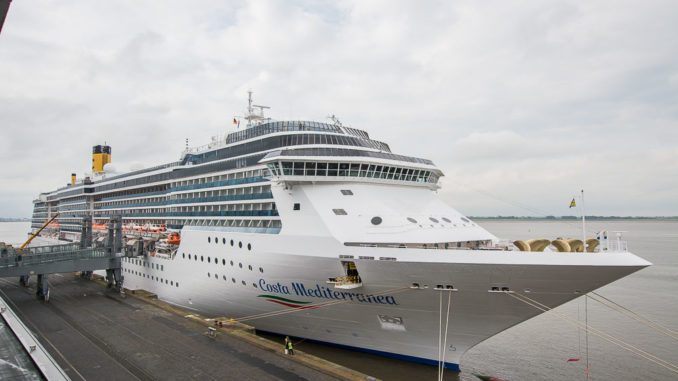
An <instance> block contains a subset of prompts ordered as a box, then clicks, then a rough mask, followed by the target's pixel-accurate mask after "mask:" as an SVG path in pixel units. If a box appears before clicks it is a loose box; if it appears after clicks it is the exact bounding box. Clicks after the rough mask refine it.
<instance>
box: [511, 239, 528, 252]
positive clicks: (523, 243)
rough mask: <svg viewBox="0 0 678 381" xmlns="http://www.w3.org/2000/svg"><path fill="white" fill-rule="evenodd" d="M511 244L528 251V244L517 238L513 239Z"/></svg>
mask: <svg viewBox="0 0 678 381" xmlns="http://www.w3.org/2000/svg"><path fill="white" fill-rule="evenodd" d="M513 244H514V245H516V247H517V248H518V249H519V250H520V251H530V244H529V243H527V242H525V241H521V240H517V241H513Z"/></svg>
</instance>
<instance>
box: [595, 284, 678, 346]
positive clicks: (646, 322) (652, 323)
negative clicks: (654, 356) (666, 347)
mask: <svg viewBox="0 0 678 381" xmlns="http://www.w3.org/2000/svg"><path fill="white" fill-rule="evenodd" d="M591 293H592V294H594V295H596V296H598V297H600V298H602V299H605V300H606V301H607V302H609V303H611V304H613V305H612V306H611V305H609V304H607V303H605V302H603V301H601V300H598V299H596V298H594V297H593V296H590V295H589V298H591V299H593V300H595V301H596V302H598V303H600V304H602V305H604V306H605V307H607V308H609V309H611V310H614V311H617V312H619V313H620V314H622V315H626V316H628V317H629V318H631V319H633V320H635V321H637V322H639V323H640V324H643V325H645V326H647V327H649V328H652V329H654V330H655V331H657V332H659V333H661V334H662V335H665V336H668V337H670V338H672V339H674V340H678V332H676V331H674V330H672V329H670V328H667V327H664V326H663V325H661V324H659V323H657V322H656V321H652V320H650V319H648V318H646V317H645V316H643V315H640V314H639V313H637V312H634V311H632V310H630V309H628V308H626V307H624V306H622V305H620V304H618V303H615V302H614V301H612V300H610V299H608V298H606V297H604V296H602V295H600V294H598V293H596V292H591ZM625 311H627V312H625Z"/></svg>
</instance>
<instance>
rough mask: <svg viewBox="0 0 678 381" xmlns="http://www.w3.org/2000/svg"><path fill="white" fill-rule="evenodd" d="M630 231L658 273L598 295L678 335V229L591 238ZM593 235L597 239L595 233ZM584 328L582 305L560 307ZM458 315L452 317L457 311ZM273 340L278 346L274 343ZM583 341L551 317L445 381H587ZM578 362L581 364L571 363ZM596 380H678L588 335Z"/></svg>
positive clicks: (379, 362) (619, 330) (397, 364)
mask: <svg viewBox="0 0 678 381" xmlns="http://www.w3.org/2000/svg"><path fill="white" fill-rule="evenodd" d="M479 224H480V225H482V226H483V227H485V228H486V229H487V230H489V231H490V232H492V233H494V234H495V235H497V236H499V237H502V238H511V239H529V238H549V239H553V238H555V237H559V236H563V237H580V236H581V224H580V223H576V222H557V221H496V220H492V221H479ZM29 225H30V224H29V223H25V222H18V223H17V222H8V223H0V241H4V242H7V243H13V244H21V243H22V242H23V241H24V240H25V239H26V237H27V236H26V232H27V231H28V230H29ZM602 229H607V230H608V231H624V232H625V233H624V239H625V240H627V241H628V247H629V250H630V251H632V252H633V253H635V254H637V255H639V256H641V257H643V258H645V259H647V260H649V261H650V262H652V263H653V266H651V267H649V268H646V269H644V270H641V271H639V272H637V273H635V274H632V275H630V276H628V277H626V278H623V279H620V280H618V281H616V282H614V283H611V284H609V285H607V286H605V287H603V288H601V289H599V290H597V291H596V292H598V293H599V294H602V295H604V296H605V297H608V298H610V299H612V300H614V301H615V302H617V303H619V304H621V305H623V306H626V307H628V308H630V309H632V310H634V311H636V312H638V313H640V314H642V315H644V316H646V317H648V318H650V319H652V320H654V321H657V322H659V323H661V324H662V325H664V326H666V327H668V328H670V329H672V330H674V331H678V222H664V221H605V222H599V221H592V222H588V223H587V230H588V231H589V232H593V231H598V230H602ZM589 235H591V233H590V234H589ZM587 304H588V321H589V324H590V325H591V326H592V327H594V328H598V329H602V330H604V331H605V332H607V333H609V334H611V335H613V336H615V337H618V338H620V339H622V340H624V341H625V342H627V343H630V344H632V345H634V346H636V347H638V348H640V349H642V350H644V351H647V352H649V353H651V354H653V355H655V356H658V357H660V358H662V359H663V360H666V361H669V362H671V363H673V364H678V341H676V340H674V339H671V338H669V337H666V336H663V335H661V334H659V333H657V332H656V331H654V330H652V329H650V328H648V327H646V326H644V325H641V324H639V323H637V322H636V321H634V320H631V319H630V318H628V317H626V316H623V315H621V314H619V313H618V312H615V311H612V310H609V309H608V308H607V307H604V306H602V305H600V304H598V303H597V302H595V301H593V300H589V301H588V303H587ZM557 311H558V312H560V313H562V314H565V315H567V316H569V317H571V318H573V319H577V318H580V320H581V321H583V311H584V298H583V297H580V298H579V299H576V300H574V301H572V302H569V303H567V304H565V305H563V306H560V307H558V308H557ZM453 313H454V312H453ZM272 338H273V339H276V340H277V339H278V338H276V337H272ZM584 338H585V335H584V333H583V332H579V331H578V330H577V328H575V327H573V326H571V325H568V324H567V323H564V322H562V321H561V320H560V319H558V318H557V317H555V316H553V315H552V314H550V313H546V314H542V315H540V316H537V317H535V318H533V319H531V320H528V321H526V322H524V323H522V324H519V325H517V326H515V327H513V328H510V329H508V330H506V331H504V332H502V333H500V334H499V335H497V336H494V337H492V338H490V339H488V340H486V341H485V342H483V343H481V344H479V345H478V346H476V347H475V348H473V349H471V350H470V351H469V352H467V353H466V355H465V356H464V358H463V359H462V363H461V370H462V372H461V373H456V372H451V371H446V373H445V375H446V377H445V379H446V380H477V378H475V377H474V376H473V375H472V374H473V373H477V374H482V375H489V376H494V377H501V378H504V379H507V380H584V379H585V378H586V374H585V365H584V361H583V360H584V358H585V345H584ZM295 348H297V349H299V350H302V351H306V352H310V353H313V354H315V355H317V356H320V357H325V358H327V359H329V360H331V361H334V362H337V363H340V364H343V365H346V366H348V367H351V368H354V369H357V370H359V371H362V372H364V373H366V374H369V375H372V376H375V377H378V378H381V379H384V380H412V379H419V380H434V379H435V378H436V375H437V370H436V368H435V367H431V366H426V365H420V364H413V363H407V362H403V361H397V360H390V359H386V358H383V357H380V356H374V355H369V354H364V353H356V352H353V351H348V350H342V349H337V348H333V347H329V346H324V345H319V344H314V343H309V342H301V343H299V344H297V345H296V346H295ZM573 357H580V358H581V359H582V361H580V362H567V359H569V358H573ZM589 366H590V374H589V379H590V380H676V379H678V374H675V373H672V372H670V371H668V370H666V369H664V368H661V367H659V366H658V365H655V364H653V363H651V362H649V361H648V360H645V359H643V358H640V357H637V356H636V355H634V354H632V353H630V352H627V351H625V350H623V349H621V348H619V347H617V346H615V345H613V344H610V343H608V342H606V341H604V340H602V339H599V338H598V337H595V336H593V335H589Z"/></svg>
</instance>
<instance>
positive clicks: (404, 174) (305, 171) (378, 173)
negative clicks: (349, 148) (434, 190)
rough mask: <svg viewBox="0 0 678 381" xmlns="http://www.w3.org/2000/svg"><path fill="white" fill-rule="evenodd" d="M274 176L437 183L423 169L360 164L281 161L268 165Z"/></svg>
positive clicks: (434, 175) (436, 176)
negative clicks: (356, 178) (357, 178)
mask: <svg viewBox="0 0 678 381" xmlns="http://www.w3.org/2000/svg"><path fill="white" fill-rule="evenodd" d="M268 168H269V169H270V171H271V172H272V173H273V174H274V175H275V176H328V177H332V176H339V177H365V178H377V179H386V180H400V181H412V182H419V183H421V182H429V183H437V182H438V175H436V174H435V173H433V172H431V171H427V170H423V169H412V168H402V167H392V166H387V165H376V164H360V163H331V162H329V163H328V162H312V161H294V162H292V161H282V162H273V163H269V164H268Z"/></svg>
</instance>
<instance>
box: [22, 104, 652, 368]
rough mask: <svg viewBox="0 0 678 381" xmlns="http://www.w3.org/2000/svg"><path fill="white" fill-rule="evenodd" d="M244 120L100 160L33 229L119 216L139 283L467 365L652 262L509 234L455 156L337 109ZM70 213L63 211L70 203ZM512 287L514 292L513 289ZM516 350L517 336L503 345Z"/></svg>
mask: <svg viewBox="0 0 678 381" xmlns="http://www.w3.org/2000/svg"><path fill="white" fill-rule="evenodd" d="M265 109H267V107H265V106H258V105H254V104H253V103H252V97H251V93H250V97H249V105H248V107H247V112H246V113H245V115H244V116H243V117H241V118H236V119H234V123H235V124H238V126H239V124H240V122H241V121H242V124H243V126H242V127H240V126H239V127H240V128H238V129H236V130H234V131H233V132H231V133H228V134H226V135H224V136H223V137H221V138H219V137H214V138H212V141H211V142H210V143H209V144H208V145H206V146H203V147H198V148H188V147H187V148H186V150H185V151H184V152H183V153H182V154H181V157H180V159H179V160H178V161H175V162H171V163H167V164H164V165H159V166H155V167H152V168H145V169H141V170H136V171H132V172H128V173H124V174H121V173H116V172H114V171H111V170H110V168H111V165H110V164H109V163H110V162H111V155H112V150H111V147H109V146H106V145H104V146H95V147H94V149H93V156H92V173H91V174H88V175H87V176H83V177H82V178H81V179H79V178H77V176H76V175H75V174H74V175H73V176H72V179H71V182H70V183H69V184H68V185H67V186H65V187H62V188H59V189H57V190H54V191H51V192H46V193H41V194H40V195H39V196H38V198H37V199H36V200H35V201H34V213H33V220H32V230H33V231H34V232H35V231H37V230H38V229H39V228H40V227H41V226H42V225H43V224H45V223H46V222H48V221H49V220H50V219H51V218H52V217H53V216H55V215H56V216H57V217H56V218H55V219H54V220H53V221H52V222H50V224H49V226H48V227H47V228H46V229H45V230H44V231H43V233H42V234H43V235H44V236H47V237H52V238H54V239H58V240H61V241H64V240H65V241H74V240H79V239H80V234H81V230H82V224H83V217H84V216H86V215H91V216H92V218H93V226H94V229H95V232H99V233H95V235H96V236H98V238H96V237H95V242H97V241H102V240H104V238H103V234H104V233H105V232H106V227H107V225H106V224H107V223H108V222H109V219H110V218H111V217H113V216H121V217H122V223H123V226H124V232H125V235H126V236H127V239H126V243H127V247H126V248H129V247H131V246H135V247H138V248H140V249H139V251H138V252H137V254H138V255H137V256H135V257H131V258H130V257H125V258H123V261H122V269H121V275H122V280H123V281H124V287H125V288H127V289H143V290H147V291H149V292H152V293H155V294H157V295H158V298H159V299H161V300H163V301H166V302H168V303H171V304H173V305H177V306H180V307H182V308H185V309H188V310H193V311H196V313H199V314H202V315H204V316H213V317H231V318H234V319H236V320H242V321H245V322H247V323H248V324H251V325H253V326H255V327H256V328H257V329H258V330H262V331H268V332H274V333H278V334H282V335H289V336H291V337H297V338H304V339H308V340H314V341H317V342H323V343H329V344H333V345H337V346H341V347H346V348H352V349H357V350H361V351H367V352H372V353H377V354H381V355H385V356H389V357H396V358H400V359H404V360H411V361H419V362H424V363H429V364H432V365H438V366H439V367H441V366H444V367H445V368H450V369H455V370H458V369H459V362H460V360H461V358H462V356H463V354H464V353H465V352H466V351H467V350H469V349H470V348H471V347H473V346H474V345H476V344H478V343H480V342H482V341H483V340H485V339H487V338H489V337H491V336H493V335H496V334H497V333H499V332H502V331H503V330H506V329H507V328H509V327H511V326H514V325H516V324H518V323H520V322H523V321H525V320H527V319H529V318H531V317H534V316H535V315H537V314H539V313H542V310H540V309H537V308H534V307H533V306H530V305H529V304H527V303H521V301H520V300H518V299H517V297H521V298H522V297H528V296H529V298H530V299H531V300H535V301H538V302H539V303H541V304H542V305H543V306H545V307H546V308H553V307H556V306H558V305H561V304H563V303H565V302H567V301H569V300H572V299H574V298H576V297H578V296H581V295H583V294H585V293H587V292H589V291H592V290H595V289H597V288H599V287H601V286H603V285H605V284H608V283H610V282H612V281H614V280H617V279H619V278H622V277H624V276H626V275H628V274H631V273H633V272H635V271H637V270H639V269H642V268H644V267H646V266H648V265H650V263H649V262H647V261H645V260H643V259H641V258H639V257H637V256H635V255H633V254H631V253H630V252H628V251H627V249H626V245H625V243H624V241H621V240H620V239H616V240H615V239H612V237H611V239H610V240H608V239H607V233H605V232H602V233H600V234H599V236H598V237H595V238H589V239H586V240H578V239H569V240H566V239H556V240H553V241H550V240H545V239H535V240H530V241H510V240H504V239H499V238H497V237H495V236H494V235H493V234H491V233H490V232H488V231H486V230H485V229H483V228H482V227H480V226H479V225H478V224H476V223H475V222H474V221H472V220H470V219H469V218H467V217H465V216H463V215H462V214H461V213H459V212H458V211H456V210H455V209H453V208H452V207H450V206H448V205H447V204H446V203H445V202H443V201H441V200H440V199H439V198H438V197H437V195H436V190H437V189H439V184H438V183H439V179H440V177H441V176H443V173H442V171H441V170H440V169H439V168H438V167H436V165H435V164H434V163H433V162H432V161H430V160H427V159H422V158H417V157H412V156H407V155H404V154H396V153H393V152H391V150H390V148H389V146H388V145H387V144H386V143H383V142H381V141H378V140H374V139H372V138H371V137H370V135H369V134H368V133H367V132H365V131H363V130H359V129H355V128H351V127H347V126H345V125H343V124H342V123H341V122H340V121H339V120H337V119H336V118H332V119H331V121H330V122H327V123H323V122H313V121H300V120H292V121H274V120H272V119H269V118H267V117H266V116H264V110H265ZM57 213H58V215H57ZM512 296H515V297H512ZM507 355H508V356H511V355H512V354H507Z"/></svg>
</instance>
